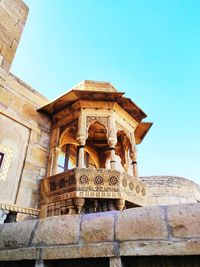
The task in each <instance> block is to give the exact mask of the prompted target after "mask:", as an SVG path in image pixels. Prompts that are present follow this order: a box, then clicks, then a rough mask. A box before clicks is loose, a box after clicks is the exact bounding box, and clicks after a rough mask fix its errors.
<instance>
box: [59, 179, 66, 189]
mask: <svg viewBox="0 0 200 267" xmlns="http://www.w3.org/2000/svg"><path fill="white" fill-rule="evenodd" d="M65 186H66V182H65V179H64V178H62V179H60V181H59V188H63V187H65Z"/></svg>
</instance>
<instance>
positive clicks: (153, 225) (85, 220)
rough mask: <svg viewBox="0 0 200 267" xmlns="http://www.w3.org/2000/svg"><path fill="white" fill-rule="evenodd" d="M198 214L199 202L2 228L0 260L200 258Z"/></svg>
mask: <svg viewBox="0 0 200 267" xmlns="http://www.w3.org/2000/svg"><path fill="white" fill-rule="evenodd" d="M199 215H200V204H186V205H185V204H184V205H173V206H163V207H149V208H148V207H145V208H135V209H129V210H125V211H122V212H105V213H94V214H86V215H82V216H81V215H63V216H55V217H49V218H46V219H42V220H35V221H24V222H21V223H12V224H4V225H3V226H1V229H2V230H1V233H0V261H3V260H4V261H6V260H8V261H9V260H21V259H44V260H47V259H69V258H82V257H85V258H90V257H114V256H120V255H121V256H131V255H132V256H137V255H141V256H142V255H143V256H150V255H199V254H200V224H199V218H200V216H199ZM37 222H38V224H37Z"/></svg>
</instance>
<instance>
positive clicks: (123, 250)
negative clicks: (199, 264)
mask: <svg viewBox="0 0 200 267" xmlns="http://www.w3.org/2000/svg"><path fill="white" fill-rule="evenodd" d="M199 254H200V239H198V240H181V241H174V240H165V241H160V240H159V241H158V240H156V241H132V242H124V243H121V244H120V256H155V255H158V256H173V255H174V256H175V255H176V256H178V255H180V256H183V255H199Z"/></svg>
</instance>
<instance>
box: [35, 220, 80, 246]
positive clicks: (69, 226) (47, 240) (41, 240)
mask: <svg viewBox="0 0 200 267" xmlns="http://www.w3.org/2000/svg"><path fill="white" fill-rule="evenodd" d="M80 219H81V217H80V216H79V215H74V216H72V215H63V216H53V217H49V218H46V219H42V220H40V221H39V225H38V228H37V230H36V232H35V236H34V238H33V242H32V243H33V244H36V245H40V244H43V245H56V244H75V243H77V242H78V239H79V227H80Z"/></svg>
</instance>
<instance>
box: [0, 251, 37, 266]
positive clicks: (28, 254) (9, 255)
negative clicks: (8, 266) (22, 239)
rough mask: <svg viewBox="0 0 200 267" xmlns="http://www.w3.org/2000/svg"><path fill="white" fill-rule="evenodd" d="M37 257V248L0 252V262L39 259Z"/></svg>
mask: <svg viewBox="0 0 200 267" xmlns="http://www.w3.org/2000/svg"><path fill="white" fill-rule="evenodd" d="M39 255H40V252H39V249H37V248H19V249H12V250H0V261H18V260H35V259H39ZM0 265H1V264H0Z"/></svg>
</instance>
